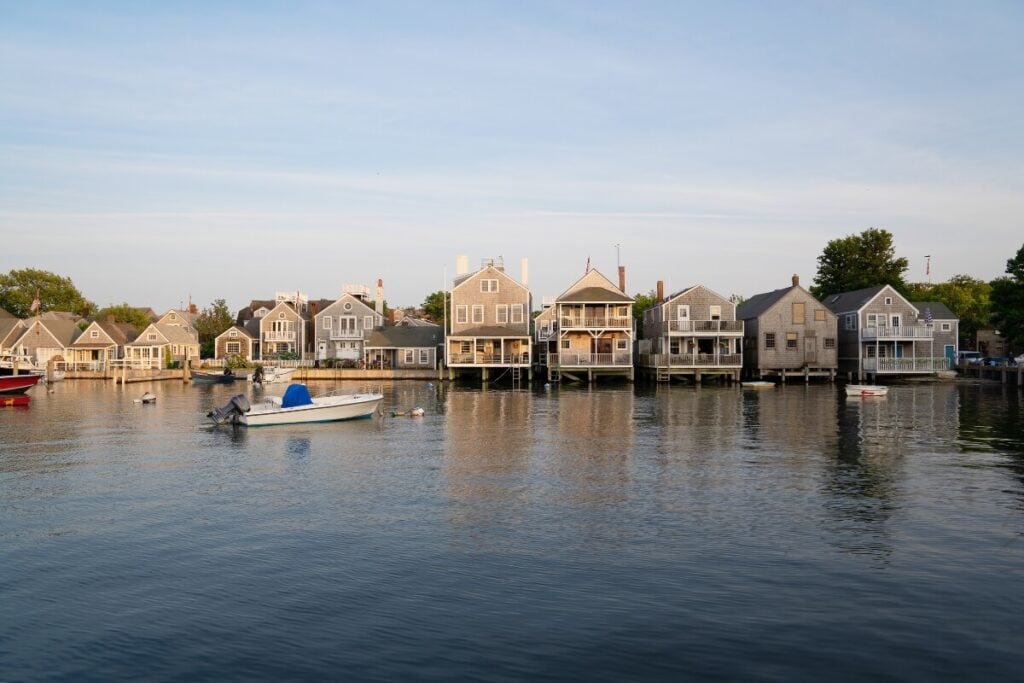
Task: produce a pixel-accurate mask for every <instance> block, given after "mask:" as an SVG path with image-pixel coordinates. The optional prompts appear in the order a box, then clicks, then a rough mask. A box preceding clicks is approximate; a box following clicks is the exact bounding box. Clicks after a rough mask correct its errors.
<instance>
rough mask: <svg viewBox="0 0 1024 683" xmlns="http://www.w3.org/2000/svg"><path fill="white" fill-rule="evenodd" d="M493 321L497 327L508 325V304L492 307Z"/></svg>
mask: <svg viewBox="0 0 1024 683" xmlns="http://www.w3.org/2000/svg"><path fill="white" fill-rule="evenodd" d="M494 321H495V322H497V323H498V324H499V325H504V324H506V323H508V304H498V305H497V306H495V307H494Z"/></svg>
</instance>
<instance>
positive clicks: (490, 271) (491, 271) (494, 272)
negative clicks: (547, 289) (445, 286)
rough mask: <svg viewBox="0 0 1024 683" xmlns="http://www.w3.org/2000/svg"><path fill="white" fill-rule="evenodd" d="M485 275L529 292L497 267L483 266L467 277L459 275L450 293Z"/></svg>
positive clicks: (528, 289)
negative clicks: (505, 281)
mask: <svg viewBox="0 0 1024 683" xmlns="http://www.w3.org/2000/svg"><path fill="white" fill-rule="evenodd" d="M485 275H486V276H487V277H488V278H489V279H492V278H496V277H499V278H503V279H505V280H508V281H509V282H511V283H512V284H514V285H515V286H516V287H519V288H520V289H524V290H526V291H527V292H529V291H530V288H529V287H527V286H526V285H524V284H522V283H521V282H519V281H518V280H516V279H515V278H514V277H512V276H511V275H509V274H508V273H506V272H505V270H504V269H503V268H498V267H497V266H493V265H487V266H484V267H483V268H481V269H480V270H478V271H476V272H475V273H469V274H467V275H460V276H459V277H457V278H455V281H454V283H453V284H452V289H451V291H453V292H454V291H455V290H456V289H458V288H459V287H461V286H462V285H464V284H466V283H467V282H469V281H471V280H476V279H482V278H483V276H485Z"/></svg>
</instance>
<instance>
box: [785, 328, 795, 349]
mask: <svg viewBox="0 0 1024 683" xmlns="http://www.w3.org/2000/svg"><path fill="white" fill-rule="evenodd" d="M796 342H797V334H796V332H787V333H786V348H787V349H795V348H796Z"/></svg>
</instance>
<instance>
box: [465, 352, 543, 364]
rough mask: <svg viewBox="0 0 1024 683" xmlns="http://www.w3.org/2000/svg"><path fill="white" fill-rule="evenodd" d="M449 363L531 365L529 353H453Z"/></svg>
mask: <svg viewBox="0 0 1024 683" xmlns="http://www.w3.org/2000/svg"><path fill="white" fill-rule="evenodd" d="M448 364H449V365H509V366H511V365H529V364H530V354H529V353H505V354H501V353H453V354H451V355H450V356H449V358H448Z"/></svg>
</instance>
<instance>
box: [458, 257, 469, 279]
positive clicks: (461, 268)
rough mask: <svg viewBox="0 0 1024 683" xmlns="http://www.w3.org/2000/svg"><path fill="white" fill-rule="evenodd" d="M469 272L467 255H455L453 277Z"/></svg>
mask: <svg viewBox="0 0 1024 683" xmlns="http://www.w3.org/2000/svg"><path fill="white" fill-rule="evenodd" d="M468 272H469V257H468V256H466V255H465V254H459V255H458V256H456V257H455V277H461V276H463V275H465V274H466V273H468Z"/></svg>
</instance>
